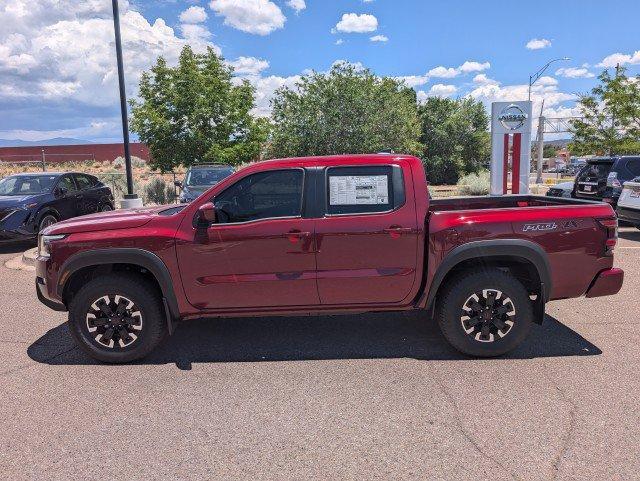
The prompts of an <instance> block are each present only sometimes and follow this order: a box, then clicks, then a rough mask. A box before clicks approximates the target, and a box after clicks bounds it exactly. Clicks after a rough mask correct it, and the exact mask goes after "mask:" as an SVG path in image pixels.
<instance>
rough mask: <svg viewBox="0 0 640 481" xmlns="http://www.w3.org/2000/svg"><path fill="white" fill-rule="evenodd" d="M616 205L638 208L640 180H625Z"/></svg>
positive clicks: (639, 205)
mask: <svg viewBox="0 0 640 481" xmlns="http://www.w3.org/2000/svg"><path fill="white" fill-rule="evenodd" d="M618 205H620V206H622V207H630V208H633V209H640V182H625V183H624V188H623V189H622V194H620V199H619V200H618Z"/></svg>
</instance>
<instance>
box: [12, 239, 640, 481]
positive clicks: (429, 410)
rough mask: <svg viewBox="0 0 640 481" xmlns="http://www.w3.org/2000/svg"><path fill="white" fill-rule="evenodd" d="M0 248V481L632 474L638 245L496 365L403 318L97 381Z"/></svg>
mask: <svg viewBox="0 0 640 481" xmlns="http://www.w3.org/2000/svg"><path fill="white" fill-rule="evenodd" d="M22 250H23V246H9V247H7V246H4V247H0V266H1V267H0V307H1V309H0V353H1V354H2V364H1V366H0V379H1V382H0V385H1V389H0V424H1V432H2V435H0V478H2V479H11V480H22V479H43V480H45V479H46V480H62V479H64V480H67V479H73V480H80V479H87V480H93V479H109V480H119V479H123V480H125V479H126V480H136V479H145V480H149V479H153V480H155V479H198V480H203V479H211V480H231V479H234V480H235V479H251V480H283V479H292V480H304V479H330V480H334V479H341V480H342V479H354V480H363V479H385V480H387V479H389V480H400V479H407V480H417V479H420V480H427V479H429V480H432V479H433V480H435V479H442V480H453V479H475V480H478V479H491V480H502V479H509V480H544V481H547V480H551V479H560V480H564V479H566V480H581V481H583V480H631V479H639V476H640V475H639V474H638V473H639V472H640V408H639V407H638V406H639V402H638V394H639V393H640V374H639V366H640V349H638V346H639V344H640V312H639V311H640V309H639V306H640V304H639V303H638V298H639V296H640V231H638V230H636V229H633V228H623V229H622V230H621V239H620V243H619V246H618V248H617V253H616V256H617V258H616V264H617V266H619V267H622V268H624V269H625V271H626V281H625V285H624V288H623V290H622V292H621V293H620V294H619V295H617V296H615V297H608V298H601V299H575V300H569V301H562V302H554V303H551V304H550V305H549V306H548V307H547V314H548V316H547V319H546V322H545V324H544V325H543V326H541V327H537V326H536V327H534V329H533V333H532V335H531V336H530V337H529V339H528V340H527V342H526V343H525V345H524V346H522V347H521V348H519V349H518V350H517V351H515V352H513V353H512V354H511V355H509V356H508V357H506V358H503V359H494V360H475V359H469V358H465V357H463V356H461V355H459V354H457V353H456V352H455V351H453V350H452V349H451V348H450V347H448V345H447V344H446V343H445V341H444V339H443V338H442V336H441V334H440V332H439V331H438V329H437V327H436V326H435V325H434V324H433V323H432V322H430V321H428V320H425V319H424V318H422V317H420V316H419V315H414V314H411V315H406V314H393V315H390V314H376V315H361V316H351V317H299V318H283V319H276V318H272V319H224V320H217V321H193V322H190V323H187V324H184V325H182V326H180V328H179V330H178V331H177V332H176V334H175V335H174V336H173V337H172V338H170V339H169V340H168V341H167V342H165V343H164V345H163V346H162V347H161V348H160V349H159V350H158V351H156V352H155V353H153V354H152V356H151V357H149V358H148V359H146V360H145V361H143V362H140V363H137V364H133V365H125V366H108V365H101V364H97V363H96V362H94V361H92V360H91V359H89V358H87V357H85V356H84V355H83V354H82V353H81V352H80V351H79V350H78V349H76V348H75V347H74V344H73V343H72V341H71V339H70V336H69V335H68V333H67V328H66V326H65V324H64V322H65V314H64V313H55V312H52V311H50V310H48V309H47V308H45V307H44V306H42V305H40V304H39V303H38V302H37V300H36V299H35V295H34V292H33V273H31V272H25V271H17V270H10V269H7V268H6V267H4V262H5V261H6V260H8V259H11V258H13V257H15V256H16V255H18V253H20V252H21V251H22Z"/></svg>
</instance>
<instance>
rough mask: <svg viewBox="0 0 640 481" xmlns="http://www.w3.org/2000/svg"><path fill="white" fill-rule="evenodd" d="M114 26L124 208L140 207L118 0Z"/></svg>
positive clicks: (115, 2)
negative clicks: (124, 192)
mask: <svg viewBox="0 0 640 481" xmlns="http://www.w3.org/2000/svg"><path fill="white" fill-rule="evenodd" d="M111 3H112V6H113V26H114V29H115V36H116V58H117V62H118V84H119V86H120V113H121V115H122V138H123V141H124V165H125V171H126V175H127V193H126V194H125V196H124V200H123V201H122V208H124V209H126V208H130V207H140V206H142V200H141V199H139V198H138V196H137V194H135V193H134V192H133V172H132V170H131V150H130V148H129V119H128V112H127V94H126V92H125V82H124V62H123V60H122V40H121V36H120V10H119V8H118V0H112V2H111Z"/></svg>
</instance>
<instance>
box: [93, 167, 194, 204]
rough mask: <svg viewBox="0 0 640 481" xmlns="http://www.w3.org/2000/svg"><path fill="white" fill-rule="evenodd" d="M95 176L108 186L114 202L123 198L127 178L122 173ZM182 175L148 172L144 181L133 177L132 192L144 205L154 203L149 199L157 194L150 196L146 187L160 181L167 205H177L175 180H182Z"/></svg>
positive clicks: (178, 173) (182, 173) (177, 192)
mask: <svg viewBox="0 0 640 481" xmlns="http://www.w3.org/2000/svg"><path fill="white" fill-rule="evenodd" d="M89 173H90V172H89ZM96 175H97V177H98V178H99V179H100V180H101V181H102V182H103V183H104V184H105V185H108V186H109V187H110V188H111V191H112V192H113V196H114V198H115V199H116V200H120V199H123V198H124V196H125V194H126V193H127V176H126V174H125V173H124V172H103V173H100V174H96ZM184 175H185V172H167V173H164V174H163V173H160V172H149V173H148V174H147V176H146V178H145V179H140V178H137V179H136V178H135V177H134V190H135V191H136V193H137V194H138V195H139V196H141V197H142V199H143V200H144V201H145V204H146V203H149V202H154V201H155V200H156V199H150V198H149V197H153V196H157V195H159V194H158V193H155V194H151V193H150V192H149V191H148V189H147V187H148V186H149V184H150V182H152V181H153V180H154V179H162V181H163V182H164V184H165V186H164V187H163V189H164V198H165V199H166V201H167V202H168V203H177V202H178V196H179V193H180V192H179V190H178V187H176V184H175V183H176V181H177V180H181V179H182V178H184ZM144 181H146V182H144ZM154 203H155V202H154Z"/></svg>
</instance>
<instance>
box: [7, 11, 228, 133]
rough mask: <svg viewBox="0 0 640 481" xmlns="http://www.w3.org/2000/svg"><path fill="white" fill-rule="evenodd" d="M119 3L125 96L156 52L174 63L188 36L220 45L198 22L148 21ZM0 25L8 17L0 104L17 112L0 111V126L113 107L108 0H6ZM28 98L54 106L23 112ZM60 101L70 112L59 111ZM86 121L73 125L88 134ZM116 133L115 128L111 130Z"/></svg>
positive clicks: (82, 117)
mask: <svg viewBox="0 0 640 481" xmlns="http://www.w3.org/2000/svg"><path fill="white" fill-rule="evenodd" d="M120 10H121V11H120V14H121V18H120V21H121V27H122V42H123V53H124V66H125V79H126V82H127V95H128V97H129V98H132V97H135V96H136V95H137V90H138V82H139V79H140V74H141V73H142V72H143V71H145V70H148V69H149V68H150V67H151V66H152V65H153V64H154V63H155V61H156V59H157V58H158V56H160V55H162V56H164V57H165V58H166V59H167V61H168V62H169V63H175V62H176V61H177V59H178V56H179V54H180V51H181V50H182V48H183V47H184V46H185V45H187V44H191V45H192V46H193V47H194V49H196V50H197V51H202V50H203V49H205V48H206V47H208V46H210V47H212V48H214V49H215V50H216V51H217V52H220V49H219V48H218V47H216V46H215V45H214V44H213V43H211V41H210V38H211V33H210V32H209V31H208V30H207V29H206V28H205V27H204V26H203V25H193V24H186V23H185V24H181V25H180V27H179V29H178V31H177V32H176V31H174V29H172V28H171V27H169V26H168V25H167V24H166V23H165V21H164V20H162V19H157V20H155V21H153V22H150V21H149V20H147V19H146V18H144V17H143V16H142V15H141V14H140V13H139V12H138V11H136V10H134V9H133V8H132V7H131V6H130V5H129V3H128V2H127V1H126V0H125V1H122V0H121V1H120ZM0 25H5V26H6V25H11V29H10V31H9V29H7V28H4V29H0V78H1V79H2V81H0V105H2V106H3V107H2V108H3V110H4V111H5V112H7V111H8V110H9V109H11V111H12V112H13V113H15V114H17V115H14V116H13V118H12V119H9V118H5V119H0V129H4V130H6V129H7V128H8V127H9V126H11V127H12V128H15V129H17V130H21V129H22V130H24V131H31V130H34V129H36V128H38V127H41V128H42V129H43V131H54V130H56V129H57V128H58V127H60V129H65V128H66V127H67V125H68V122H69V121H70V118H73V119H74V120H73V121H74V122H76V124H78V125H81V124H83V123H87V125H88V123H89V122H94V123H95V124H96V125H98V124H100V123H101V122H102V121H103V120H104V119H105V118H111V116H113V115H114V112H118V105H119V104H118V76H117V66H116V59H115V47H114V33H113V17H112V12H111V4H110V2H105V1H102V0H39V1H37V2H33V1H32V0H11V2H4V3H2V4H0ZM33 105H37V106H38V108H39V109H41V110H42V112H54V114H49V115H48V116H47V115H46V114H42V115H35V114H33V115H31V116H28V115H29V114H28V113H27V112H30V110H32V109H33ZM61 106H63V107H61ZM60 109H62V110H65V109H66V110H67V111H68V112H73V114H69V113H66V114H65V115H61V114H60V113H59V112H60V111H61V110H60ZM19 117H20V119H19ZM105 125H111V124H109V123H108V122H107V124H105ZM87 128H88V127H78V129H80V130H78V132H80V133H82V132H87V134H86V135H89V134H90V131H89V130H82V129H87ZM117 135H118V133H117V129H116V130H115V132H113V133H112V134H111V135H110V137H116V136H117ZM101 136H103V137H106V136H107V135H102V134H101Z"/></svg>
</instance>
